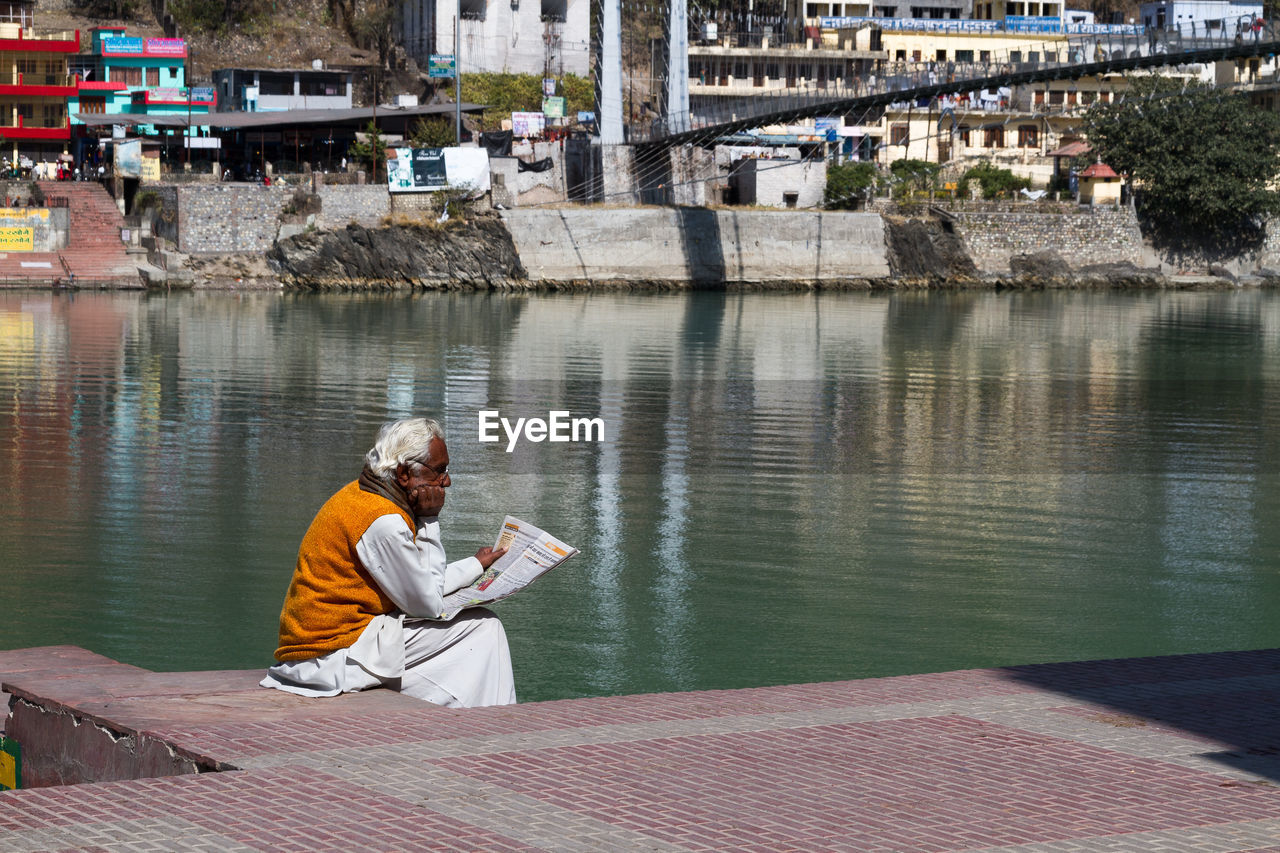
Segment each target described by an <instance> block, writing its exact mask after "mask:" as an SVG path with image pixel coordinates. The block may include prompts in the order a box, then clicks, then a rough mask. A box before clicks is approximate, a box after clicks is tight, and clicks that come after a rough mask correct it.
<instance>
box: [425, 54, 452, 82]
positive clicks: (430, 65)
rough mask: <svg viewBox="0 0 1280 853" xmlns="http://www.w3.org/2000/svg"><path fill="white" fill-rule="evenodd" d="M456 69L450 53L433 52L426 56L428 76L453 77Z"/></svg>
mask: <svg viewBox="0 0 1280 853" xmlns="http://www.w3.org/2000/svg"><path fill="white" fill-rule="evenodd" d="M456 69H457V63H456V62H455V61H454V56H453V54H452V53H433V54H431V56H430V57H428V58H427V76H428V77H453V76H454V74H455V72H456Z"/></svg>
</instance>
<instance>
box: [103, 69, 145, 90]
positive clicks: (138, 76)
mask: <svg viewBox="0 0 1280 853" xmlns="http://www.w3.org/2000/svg"><path fill="white" fill-rule="evenodd" d="M111 82H112V83H123V84H125V85H126V86H141V85H142V69H141V68H121V67H120V66H118V65H117V66H116V67H114V68H112V69H111Z"/></svg>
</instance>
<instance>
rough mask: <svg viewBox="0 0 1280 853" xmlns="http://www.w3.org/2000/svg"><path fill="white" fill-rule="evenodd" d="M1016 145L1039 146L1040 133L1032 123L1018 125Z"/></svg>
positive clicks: (1024, 146)
mask: <svg viewBox="0 0 1280 853" xmlns="http://www.w3.org/2000/svg"><path fill="white" fill-rule="evenodd" d="M1018 147H1019V148H1039V147H1040V135H1039V133H1038V131H1037V128H1036V126H1035V125H1034V124H1020V125H1018Z"/></svg>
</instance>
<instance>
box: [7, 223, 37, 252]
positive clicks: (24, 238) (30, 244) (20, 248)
mask: <svg viewBox="0 0 1280 853" xmlns="http://www.w3.org/2000/svg"><path fill="white" fill-rule="evenodd" d="M33 251H35V229H34V228H23V227H21V226H12V225H10V226H0V252H33Z"/></svg>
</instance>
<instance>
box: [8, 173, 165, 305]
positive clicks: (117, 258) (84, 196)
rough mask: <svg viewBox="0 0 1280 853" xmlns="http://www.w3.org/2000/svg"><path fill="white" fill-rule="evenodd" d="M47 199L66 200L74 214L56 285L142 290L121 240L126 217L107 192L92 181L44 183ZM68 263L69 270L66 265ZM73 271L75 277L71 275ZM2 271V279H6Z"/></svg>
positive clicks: (134, 266) (54, 277) (134, 268)
mask: <svg viewBox="0 0 1280 853" xmlns="http://www.w3.org/2000/svg"><path fill="white" fill-rule="evenodd" d="M39 184H40V188H41V190H42V191H43V192H44V194H45V198H65V199H67V202H68V208H69V210H70V212H71V234H70V240H69V242H68V245H67V247H66V248H65V249H62V250H60V251H59V252H58V255H59V256H60V257H61V261H60V262H59V263H57V264H55V265H54V271H53V275H52V279H53V281H52V283H55V284H62V285H69V284H71V283H72V276H74V282H75V284H76V285H77V286H82V287H83V286H93V285H97V284H113V285H116V286H120V285H135V286H141V281H140V279H139V278H138V268H137V265H136V264H135V263H134V262H133V259H132V258H131V257H130V256H129V253H128V251H127V249H126V248H125V245H124V244H123V243H122V242H121V240H120V231H121V229H122V228H124V227H125V221H124V217H123V216H122V215H121V214H120V210H119V208H117V207H116V203H115V200H114V199H112V198H111V196H110V194H109V193H107V191H106V189H105V188H104V187H103V186H102V185H101V184H98V183H96V182H92V181H40V182H39ZM63 262H65V266H64V265H63ZM68 270H69V271H70V274H71V275H68V274H67V271H68ZM3 272H4V271H3V269H2V268H0V279H2V278H3Z"/></svg>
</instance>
